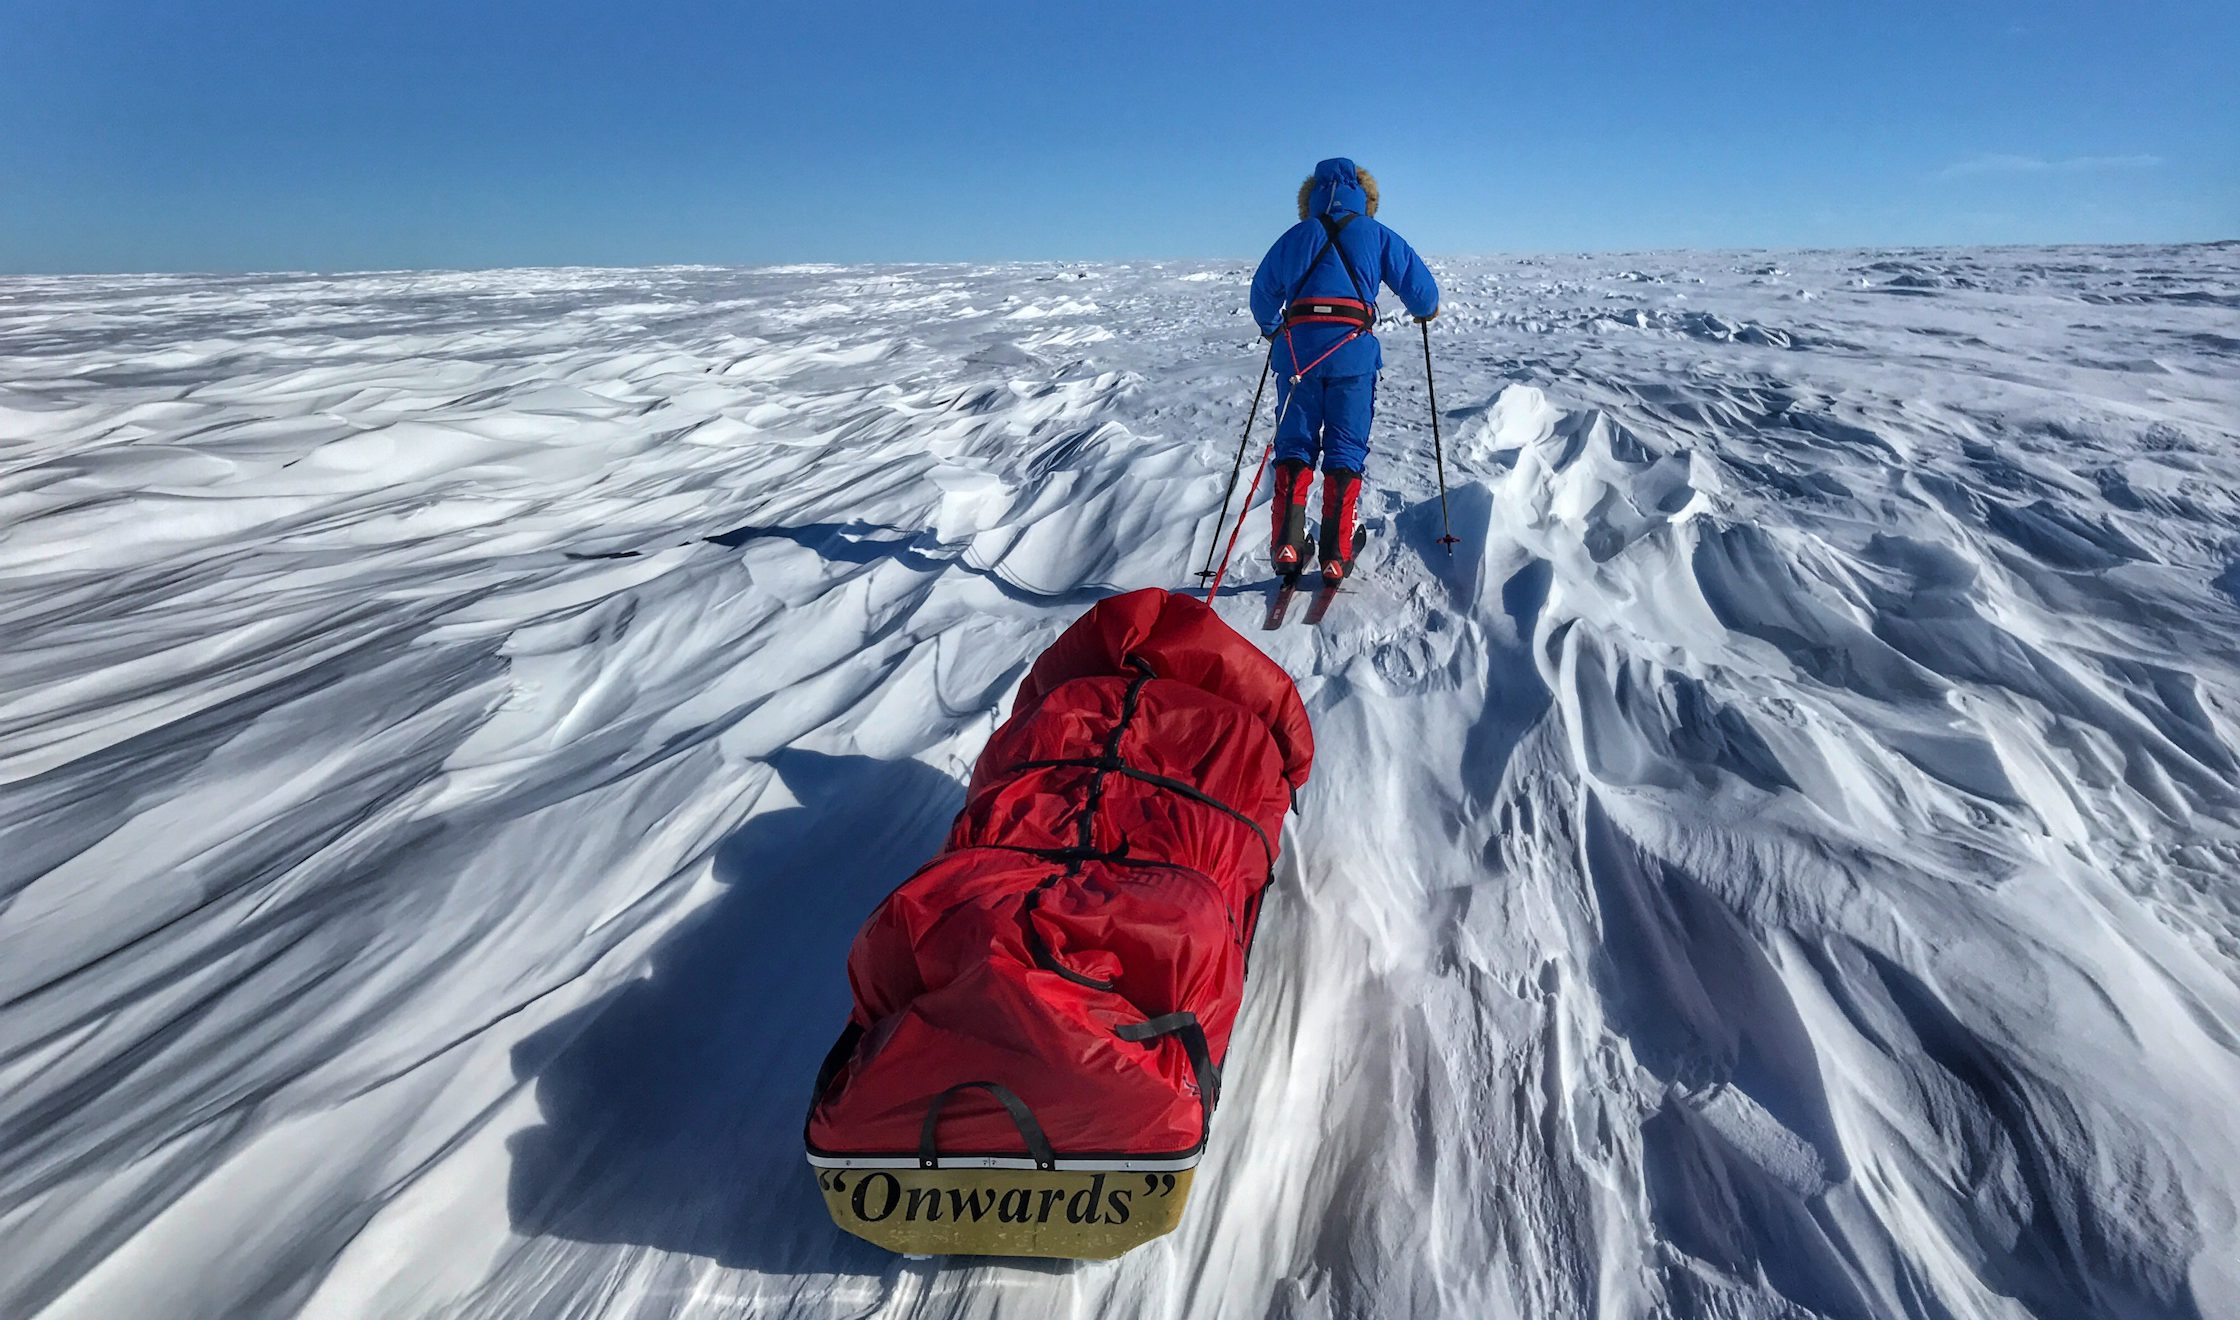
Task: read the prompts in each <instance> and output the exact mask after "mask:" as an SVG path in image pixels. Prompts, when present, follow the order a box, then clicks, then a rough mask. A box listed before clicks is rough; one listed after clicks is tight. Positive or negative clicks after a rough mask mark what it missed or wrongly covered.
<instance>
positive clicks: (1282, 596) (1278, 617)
mask: <svg viewBox="0 0 2240 1320" xmlns="http://www.w3.org/2000/svg"><path fill="white" fill-rule="evenodd" d="M1298 595H1299V575H1298V574H1297V573H1292V574H1290V575H1288V576H1286V577H1281V578H1278V579H1276V594H1275V595H1274V596H1272V597H1271V598H1269V600H1268V617H1267V619H1266V621H1265V622H1263V623H1262V624H1261V625H1260V626H1261V627H1262V628H1263V629H1275V628H1281V627H1282V626H1283V620H1284V616H1285V615H1287V614H1289V613H1291V602H1292V601H1293V600H1296V599H1297V598H1298Z"/></svg>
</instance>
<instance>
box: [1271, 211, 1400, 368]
mask: <svg viewBox="0 0 2240 1320" xmlns="http://www.w3.org/2000/svg"><path fill="white" fill-rule="evenodd" d="M1315 218H1316V219H1318V220H1320V221H1321V222H1322V230H1323V234H1324V238H1323V241H1322V250H1321V251H1319V252H1317V253H1315V254H1314V260H1312V261H1310V262H1308V263H1307V269H1306V273H1305V274H1303V275H1301V276H1300V277H1299V286H1300V287H1304V286H1305V284H1306V282H1307V281H1308V280H1309V279H1310V278H1312V277H1313V275H1314V270H1315V267H1317V266H1319V265H1321V264H1322V259H1323V258H1324V257H1326V256H1328V255H1329V254H1330V252H1331V250H1332V249H1336V251H1337V253H1338V261H1339V262H1340V264H1342V265H1344V266H1345V268H1346V278H1347V279H1349V280H1351V281H1352V282H1353V291H1354V292H1355V293H1359V292H1361V276H1360V274H1359V272H1357V271H1355V270H1354V268H1353V259H1352V258H1351V257H1348V256H1347V255H1346V250H1345V249H1344V248H1342V247H1339V246H1338V235H1339V234H1342V233H1344V232H1345V227H1346V226H1347V225H1350V224H1352V223H1353V222H1354V221H1355V220H1358V219H1360V218H1361V217H1360V216H1359V215H1348V216H1346V218H1345V219H1343V220H1332V219H1331V218H1330V217H1329V216H1327V215H1323V216H1317V217H1315ZM1376 321H1377V305H1376V304H1375V303H1373V302H1370V301H1369V300H1368V299H1366V298H1304V299H1303V298H1301V297H1299V294H1298V288H1294V289H1293V290H1292V294H1291V297H1290V298H1289V299H1288V300H1286V303H1285V305H1284V310H1283V346H1284V347H1285V348H1287V349H1289V350H1290V351H1291V366H1292V372H1291V383H1292V384H1294V385H1296V384H1298V383H1299V382H1300V381H1301V380H1302V379H1304V378H1305V376H1306V374H1307V373H1308V372H1310V371H1312V370H1314V369H1315V368H1316V367H1319V366H1321V365H1322V364H1323V363H1325V362H1327V361H1329V360H1330V355H1331V354H1332V353H1335V352H1337V351H1338V350H1339V349H1341V348H1344V347H1345V346H1346V345H1348V344H1350V343H1352V342H1353V341H1354V340H1356V339H1359V338H1360V337H1361V336H1363V335H1365V334H1368V333H1369V328H1370V327H1371V326H1373V325H1375V324H1376ZM1295 325H1350V326H1352V327H1353V329H1352V330H1351V331H1349V332H1347V334H1346V336H1345V337H1344V338H1343V339H1340V340H1339V341H1338V342H1337V343H1335V344H1332V345H1331V346H1330V347H1329V348H1327V349H1325V350H1324V351H1323V354H1322V356H1321V357H1318V358H1316V359H1315V360H1314V361H1312V362H1309V363H1308V364H1307V365H1305V366H1303V367H1302V366H1300V365H1299V350H1298V347H1297V346H1296V345H1294V344H1293V343H1292V342H1291V327H1293V326H1295Z"/></svg>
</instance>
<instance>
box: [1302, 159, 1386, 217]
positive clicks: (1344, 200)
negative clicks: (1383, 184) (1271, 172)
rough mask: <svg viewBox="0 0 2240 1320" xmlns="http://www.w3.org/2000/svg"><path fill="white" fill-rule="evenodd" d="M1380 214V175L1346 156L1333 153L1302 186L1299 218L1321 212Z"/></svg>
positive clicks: (1334, 213) (1321, 213) (1326, 213)
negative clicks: (1378, 207)
mask: <svg viewBox="0 0 2240 1320" xmlns="http://www.w3.org/2000/svg"><path fill="white" fill-rule="evenodd" d="M1348 211H1352V212H1354V213H1356V214H1359V215H1375V214H1376V213H1377V178H1376V176H1375V175H1373V174H1371V173H1369V171H1367V170H1365V169H1362V168H1361V167H1359V166H1358V165H1355V164H1354V163H1353V162H1352V161H1350V160H1347V159H1346V158H1345V157H1343V156H1332V157H1331V158H1330V159H1328V160H1326V161H1323V162H1322V163H1321V164H1319V165H1317V166H1315V167H1314V173H1313V174H1311V175H1309V176H1308V177H1307V181H1306V182H1305V183H1302V184H1300V185H1299V218H1300V219H1301V220H1306V219H1310V218H1312V217H1314V216H1318V215H1344V214H1345V213H1346V212H1348Z"/></svg>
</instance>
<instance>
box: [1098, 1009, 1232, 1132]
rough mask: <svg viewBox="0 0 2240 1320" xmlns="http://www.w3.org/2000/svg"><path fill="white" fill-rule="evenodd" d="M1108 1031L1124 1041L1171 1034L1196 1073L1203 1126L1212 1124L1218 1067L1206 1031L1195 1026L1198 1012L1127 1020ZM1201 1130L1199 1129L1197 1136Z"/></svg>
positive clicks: (1217, 1094)
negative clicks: (1144, 1019) (1214, 1062)
mask: <svg viewBox="0 0 2240 1320" xmlns="http://www.w3.org/2000/svg"><path fill="white" fill-rule="evenodd" d="M1112 1034H1113V1035H1115V1036H1118V1037H1119V1038H1120V1039H1122V1040H1126V1041H1152V1040H1157V1039H1158V1038H1159V1037H1161V1036H1173V1037H1174V1038H1175V1039H1177V1040H1179V1041H1181V1042H1182V1048H1183V1051H1184V1052H1185V1053H1187V1054H1188V1055H1189V1056H1190V1069H1191V1071H1193V1072H1195V1073H1196V1074H1197V1075H1198V1103H1199V1105H1200V1107H1201V1108H1203V1109H1204V1111H1205V1120H1204V1128H1205V1129H1210V1128H1211V1127H1212V1125H1213V1106H1214V1105H1215V1103H1216V1102H1218V1101H1219V1100H1220V1099H1221V1070H1220V1069H1219V1068H1216V1067H1214V1066H1213V1048H1212V1047H1211V1046H1210V1045H1208V1044H1207V1043H1206V1031H1205V1028H1204V1027H1201V1026H1199V1025H1198V1015H1197V1014H1195V1013H1192V1012H1190V1011H1189V1010H1187V1009H1184V1010H1182V1011H1180V1012H1175V1013H1165V1014H1161V1015H1160V1016H1158V1017H1155V1018H1150V1019H1148V1020H1146V1021H1143V1022H1131V1023H1129V1024H1128V1025H1126V1026H1121V1027H1114V1028H1113V1029H1112ZM1203 1135H1204V1132H1203V1130H1201V1132H1200V1137H1201V1139H1202V1138H1203Z"/></svg>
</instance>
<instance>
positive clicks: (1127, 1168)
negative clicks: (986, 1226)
mask: <svg viewBox="0 0 2240 1320" xmlns="http://www.w3.org/2000/svg"><path fill="white" fill-rule="evenodd" d="M809 1163H810V1164H811V1165H812V1166H813V1167H815V1168H819V1169H916V1168H919V1167H921V1166H920V1165H919V1163H918V1159H917V1157H916V1156H914V1155H815V1154H812V1155H810V1156H809ZM1197 1164H1198V1157H1197V1156H1196V1155H1183V1156H1177V1157H1172V1158H1157V1157H1154V1158H1145V1159H1104V1160H1069V1159H1065V1158H1063V1157H1060V1158H1059V1160H1058V1162H1057V1169H1056V1171H1057V1172H1059V1173H1069V1172H1070V1173H1180V1172H1181V1171H1182V1170H1184V1169H1192V1168H1196V1167H1197ZM941 1167H942V1168H944V1169H1034V1168H1038V1167H1040V1166H1038V1165H1037V1164H1036V1163H1035V1162H1034V1161H1033V1160H1031V1159H1029V1158H1027V1157H1026V1156H1024V1155H944V1156H942V1157H941Z"/></svg>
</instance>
